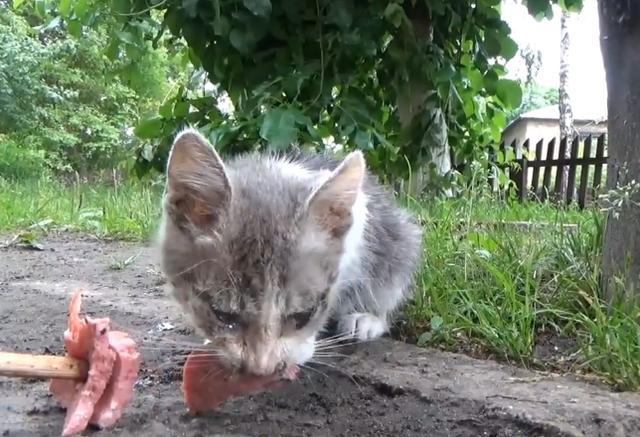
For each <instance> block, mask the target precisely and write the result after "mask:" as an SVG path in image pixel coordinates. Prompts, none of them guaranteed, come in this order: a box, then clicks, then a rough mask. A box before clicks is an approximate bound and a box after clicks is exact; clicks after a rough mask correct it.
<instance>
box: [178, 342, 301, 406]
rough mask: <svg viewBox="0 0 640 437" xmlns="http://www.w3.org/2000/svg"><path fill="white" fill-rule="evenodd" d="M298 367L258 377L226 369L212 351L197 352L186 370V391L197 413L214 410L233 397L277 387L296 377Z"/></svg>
mask: <svg viewBox="0 0 640 437" xmlns="http://www.w3.org/2000/svg"><path fill="white" fill-rule="evenodd" d="M297 374H298V366H295V365H291V366H288V367H287V368H286V369H285V370H284V372H283V373H282V374H276V375H269V376H257V375H248V374H238V373H233V372H232V371H231V370H228V369H225V368H224V367H223V366H222V365H221V364H220V363H219V361H218V360H217V359H216V357H215V356H214V355H212V354H211V352H207V351H206V350H198V351H194V352H192V353H191V354H189V356H188V357H187V361H186V362H185V364H184V367H183V370H182V393H183V395H184V399H185V402H186V404H187V406H188V407H189V410H191V412H194V413H200V412H204V411H212V410H215V409H217V408H218V407H219V406H220V404H222V403H223V402H224V401H226V400H227V399H229V398H231V397H235V396H241V395H244V394H248V393H254V392H260V391H264V390H268V389H271V388H275V387H277V386H278V385H279V384H280V382H281V381H282V380H283V379H289V380H292V379H295V378H296V376H297Z"/></svg>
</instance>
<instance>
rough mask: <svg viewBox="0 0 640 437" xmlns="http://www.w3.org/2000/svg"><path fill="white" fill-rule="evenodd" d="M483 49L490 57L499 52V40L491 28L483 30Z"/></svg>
mask: <svg viewBox="0 0 640 437" xmlns="http://www.w3.org/2000/svg"><path fill="white" fill-rule="evenodd" d="M484 49H485V50H486V52H487V55H488V56H490V57H494V56H498V55H499V54H500V40H499V39H498V36H497V35H496V33H495V32H494V31H492V30H489V29H487V31H486V32H485V35H484Z"/></svg>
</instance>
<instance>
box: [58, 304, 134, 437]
mask: <svg viewBox="0 0 640 437" xmlns="http://www.w3.org/2000/svg"><path fill="white" fill-rule="evenodd" d="M80 306H81V295H80V292H76V293H74V295H73V296H72V298H71V302H70V304H69V321H68V328H67V330H66V331H65V333H64V343H65V348H66V349H67V353H68V354H69V355H70V356H72V357H74V358H80V359H84V360H86V361H88V362H89V374H88V377H87V380H86V381H85V382H77V381H70V380H60V379H53V380H52V381H51V384H50V386H49V389H50V391H51V392H52V393H53V396H54V397H55V398H56V399H57V400H58V402H60V404H61V405H62V406H63V407H65V408H67V415H66V418H65V424H64V428H63V432H62V435H63V436H68V435H72V434H76V433H79V432H81V431H83V430H84V429H85V428H86V427H87V425H88V424H89V423H91V424H94V425H97V426H100V427H109V426H112V425H113V424H114V423H115V422H116V421H117V420H118V419H119V418H120V417H121V415H122V413H123V411H124V408H125V407H126V405H127V404H128V403H129V401H130V400H131V397H132V396H133V384H134V383H135V379H136V377H137V373H138V370H139V366H140V356H139V353H138V352H137V350H136V344H135V342H134V341H133V340H132V339H131V338H129V336H128V335H127V334H126V333H124V332H120V331H109V324H110V320H109V319H108V318H100V319H91V318H89V317H80Z"/></svg>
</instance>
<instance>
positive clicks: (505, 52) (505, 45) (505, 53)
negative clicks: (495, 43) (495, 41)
mask: <svg viewBox="0 0 640 437" xmlns="http://www.w3.org/2000/svg"><path fill="white" fill-rule="evenodd" d="M516 53H518V44H516V42H515V41H514V40H513V39H511V37H509V36H505V37H504V38H503V39H502V40H501V41H500V56H502V57H503V58H504V59H505V60H507V61H508V60H509V59H511V58H513V57H514V56H515V55H516Z"/></svg>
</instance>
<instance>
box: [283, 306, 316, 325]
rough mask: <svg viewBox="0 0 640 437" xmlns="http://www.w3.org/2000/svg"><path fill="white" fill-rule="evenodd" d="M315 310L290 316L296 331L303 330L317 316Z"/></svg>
mask: <svg viewBox="0 0 640 437" xmlns="http://www.w3.org/2000/svg"><path fill="white" fill-rule="evenodd" d="M315 312H316V311H315V308H314V309H311V310H309V311H300V312H299V313H293V314H291V315H290V316H289V320H292V321H293V322H294V324H295V327H296V329H302V328H304V327H305V326H307V324H308V323H309V320H311V317H313V315H314V314H315Z"/></svg>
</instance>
